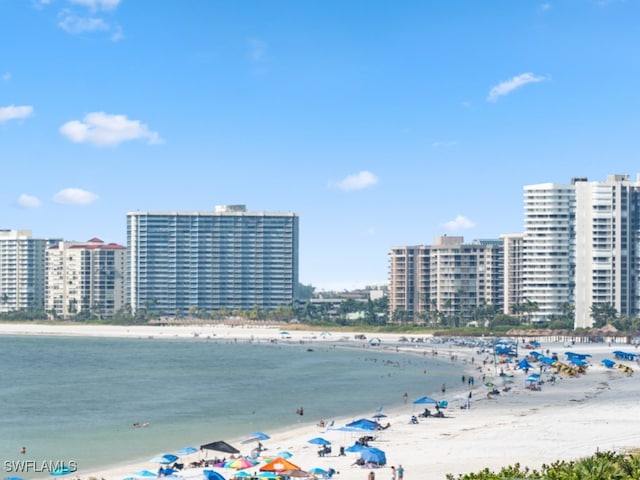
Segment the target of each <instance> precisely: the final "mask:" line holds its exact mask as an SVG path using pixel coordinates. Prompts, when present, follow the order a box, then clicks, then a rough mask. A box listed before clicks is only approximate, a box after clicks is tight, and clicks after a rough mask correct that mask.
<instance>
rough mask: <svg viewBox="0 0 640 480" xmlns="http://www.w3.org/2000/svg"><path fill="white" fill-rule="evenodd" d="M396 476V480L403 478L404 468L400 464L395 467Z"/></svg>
mask: <svg viewBox="0 0 640 480" xmlns="http://www.w3.org/2000/svg"><path fill="white" fill-rule="evenodd" d="M396 476H397V478H398V480H402V479H403V478H404V468H403V466H402V465H398V468H396Z"/></svg>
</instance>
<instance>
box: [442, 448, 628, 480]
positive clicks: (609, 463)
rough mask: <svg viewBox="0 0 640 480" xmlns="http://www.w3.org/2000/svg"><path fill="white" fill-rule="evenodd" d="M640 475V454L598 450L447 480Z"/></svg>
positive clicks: (597, 479) (588, 479)
mask: <svg viewBox="0 0 640 480" xmlns="http://www.w3.org/2000/svg"><path fill="white" fill-rule="evenodd" d="M638 478H640V456H638V455H636V454H625V453H616V452H596V453H595V454H594V455H592V456H590V457H586V458H583V459H580V460H577V461H557V462H554V463H552V464H551V465H543V466H542V467H541V468H540V470H530V469H529V468H526V467H521V466H520V464H517V463H516V464H515V465H513V466H508V467H503V468H502V469H501V470H500V471H499V472H493V471H491V470H489V469H488V468H485V469H484V470H481V471H480V472H477V473H468V474H464V475H458V476H453V475H451V474H448V475H447V480H520V479H522V480H524V479H539V480H542V479H544V480H635V479H638Z"/></svg>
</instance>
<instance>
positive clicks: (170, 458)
mask: <svg viewBox="0 0 640 480" xmlns="http://www.w3.org/2000/svg"><path fill="white" fill-rule="evenodd" d="M178 458H179V457H178V456H177V455H173V454H172V453H165V454H164V455H161V456H160V457H153V458H152V459H151V460H149V461H150V462H152V463H163V464H165V465H167V464H169V463H173V462H175V461H176V460H178Z"/></svg>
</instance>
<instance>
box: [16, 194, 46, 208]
mask: <svg viewBox="0 0 640 480" xmlns="http://www.w3.org/2000/svg"><path fill="white" fill-rule="evenodd" d="M18 206H20V207H24V208H38V207H40V206H42V202H41V201H40V200H39V199H38V197H34V196H33V195H27V194H26V193H23V194H22V195H20V196H19V197H18Z"/></svg>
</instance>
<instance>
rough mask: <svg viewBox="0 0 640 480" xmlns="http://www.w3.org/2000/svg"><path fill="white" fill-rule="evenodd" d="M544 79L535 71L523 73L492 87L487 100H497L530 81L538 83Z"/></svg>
mask: <svg viewBox="0 0 640 480" xmlns="http://www.w3.org/2000/svg"><path fill="white" fill-rule="evenodd" d="M544 80H546V78H545V77H541V76H537V75H534V74H533V73H522V74H520V75H517V76H515V77H513V78H510V79H509V80H507V81H504V82H502V83H499V84H498V85H496V86H495V87H492V88H491V90H490V91H489V96H488V97H487V102H497V101H498V99H499V98H500V97H503V96H505V95H509V94H510V93H511V92H513V91H514V90H517V89H518V88H521V87H524V86H525V85H526V84H528V83H537V82H542V81H544Z"/></svg>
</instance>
